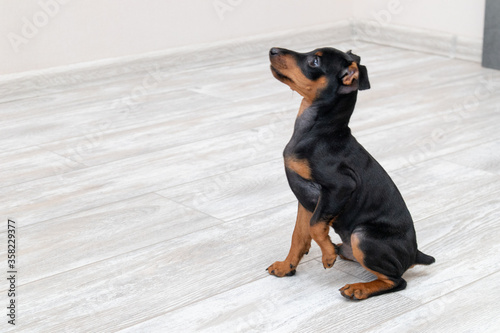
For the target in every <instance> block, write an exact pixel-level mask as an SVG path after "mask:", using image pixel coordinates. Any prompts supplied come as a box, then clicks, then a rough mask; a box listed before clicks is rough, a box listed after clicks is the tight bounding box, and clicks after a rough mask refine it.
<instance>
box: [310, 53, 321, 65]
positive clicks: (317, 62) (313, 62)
mask: <svg viewBox="0 0 500 333" xmlns="http://www.w3.org/2000/svg"><path fill="white" fill-rule="evenodd" d="M320 64H321V60H320V58H319V57H318V56H315V57H313V58H311V59H309V66H311V67H312V68H317V67H319V65H320Z"/></svg>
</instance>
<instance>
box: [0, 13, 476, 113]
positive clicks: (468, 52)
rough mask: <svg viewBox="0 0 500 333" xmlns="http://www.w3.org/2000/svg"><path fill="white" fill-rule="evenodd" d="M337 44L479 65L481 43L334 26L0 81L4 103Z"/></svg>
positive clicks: (398, 29)
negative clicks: (367, 45) (362, 44)
mask: <svg viewBox="0 0 500 333" xmlns="http://www.w3.org/2000/svg"><path fill="white" fill-rule="evenodd" d="M325 40H328V41H330V45H335V43H339V42H343V41H348V40H353V41H356V40H360V41H365V42H370V43H376V44H382V45H388V46H394V47H400V48H405V49H411V50H416V51H421V52H427V53H434V54H438V55H442V56H446V57H450V58H457V59H463V60H468V61H474V62H481V53H482V41H481V40H473V39H465V38H462V37H458V36H455V35H452V34H446V33H436V32H434V31H428V30H420V29H414V28H408V27H402V26H395V25H386V26H383V25H380V24H378V25H377V24H375V22H361V21H349V20H345V21H342V22H336V23H335V24H330V25H323V26H318V27H312V28H309V29H301V30H300V31H298V30H291V31H284V32H279V33H269V34H265V35H259V36H253V37H249V38H242V39H236V40H230V41H223V42H218V43H211V44H204V45H194V46H189V47H182V48H176V49H171V50H166V51H161V52H154V53H147V54H142V55H135V56H127V57H122V58H115V59H104V60H99V61H93V62H86V63H80V64H75V65H69V66H63V67H56V68H49V69H44V70H37V71H30V72H23V73H19V74H10V75H3V76H0V103H3V102H7V101H13V100H17V99H21V98H29V97H36V96H41V95H46V94H49V93H54V92H58V91H62V90H66V89H71V87H74V86H75V85H78V86H85V85H96V84H110V83H111V82H113V81H115V80H119V79H120V77H121V76H125V75H127V76H130V74H136V75H138V76H140V75H146V74H147V73H148V72H161V73H162V75H168V74H169V73H173V72H178V71H179V70H181V71H182V70H192V69H196V68H199V67H202V66H207V65H216V64H222V63H224V62H227V61H228V59H231V58H232V57H233V58H235V59H236V58H238V59H245V58H253V57H256V56H262V57H263V61H267V52H268V50H269V48H270V47H271V46H280V47H287V45H290V46H291V47H296V45H301V46H302V47H301V49H300V50H299V51H307V50H309V49H312V48H315V47H321V46H328V45H318V43H319V42H318V41H325Z"/></svg>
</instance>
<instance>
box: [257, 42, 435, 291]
mask: <svg viewBox="0 0 500 333" xmlns="http://www.w3.org/2000/svg"><path fill="white" fill-rule="evenodd" d="M269 57H270V60H271V71H272V73H273V75H274V77H275V78H276V79H278V80H279V81H281V82H283V83H285V84H287V85H288V86H290V88H291V89H292V90H295V91H296V92H298V93H299V94H300V95H301V96H302V97H303V99H302V103H301V105H300V108H299V113H298V116H297V119H296V121H295V127H294V132H293V135H292V138H291V140H290V142H289V143H288V144H287V145H286V148H285V150H284V153H283V155H284V160H285V171H286V176H287V179H288V183H289V185H290V188H291V189H292V191H293V193H294V194H295V196H296V197H297V200H298V214H297V221H296V224H295V230H294V231H293V235H292V246H291V248H290V252H289V253H288V256H287V257H286V259H285V260H284V261H277V262H275V263H274V264H272V265H271V266H269V267H268V268H267V270H268V271H269V273H270V274H271V275H275V276H278V277H283V276H291V275H294V274H295V270H296V267H297V265H298V264H299V261H300V259H301V258H302V256H303V255H304V254H307V253H308V251H309V248H310V246H311V240H312V239H313V240H314V241H315V242H316V243H317V244H318V245H319V247H320V248H321V252H322V261H323V266H324V268H325V269H326V268H330V267H332V266H333V264H334V263H335V260H336V259H337V256H340V257H341V258H343V259H346V260H352V261H357V262H358V263H359V264H361V266H362V267H364V268H365V269H366V270H368V271H369V272H371V273H373V274H374V275H375V277H376V279H375V280H374V281H371V282H366V283H354V284H348V285H346V286H344V287H343V288H341V289H340V292H341V294H342V295H343V296H344V297H347V298H349V299H357V300H361V299H366V298H368V297H371V296H376V295H381V294H384V293H388V292H394V291H398V290H402V289H404V288H405V287H406V281H405V280H404V279H403V278H402V275H403V273H404V272H405V271H406V270H407V269H409V268H411V267H412V266H413V265H415V264H424V265H429V264H431V263H433V262H434V261H435V260H434V258H433V257H431V256H429V255H426V254H423V253H422V252H420V251H419V250H418V249H417V240H416V235H415V228H414V226H413V220H412V218H411V215H410V213H409V211H408V209H407V207H406V204H405V202H404V200H403V198H402V196H401V194H400V192H399V191H398V189H397V188H396V185H395V184H394V182H393V181H392V180H391V178H390V177H389V175H388V174H387V172H386V171H385V170H384V169H383V168H382V167H381V166H380V164H378V163H377V161H376V160H375V159H374V158H373V157H372V156H371V155H370V154H369V153H368V152H367V151H366V150H365V149H364V148H363V147H362V146H361V145H360V144H359V143H358V142H357V141H356V139H355V138H354V137H353V136H352V134H351V130H350V128H349V119H350V117H351V115H352V112H353V110H354V106H355V104H356V98H357V95H358V90H364V89H369V88H370V83H369V80H368V73H367V70H366V67H365V66H362V65H360V60H361V59H360V57H358V56H357V55H355V54H353V53H352V52H350V51H348V52H347V53H344V52H342V51H339V50H336V49H333V48H321V49H316V50H314V51H312V52H309V53H298V52H294V51H290V50H286V49H281V48H272V49H271V50H270V52H269ZM330 227H333V229H334V230H335V232H336V233H337V234H339V236H340V238H341V239H342V244H338V245H334V244H333V243H332V242H331V240H330V237H329V235H328V233H329V230H330Z"/></svg>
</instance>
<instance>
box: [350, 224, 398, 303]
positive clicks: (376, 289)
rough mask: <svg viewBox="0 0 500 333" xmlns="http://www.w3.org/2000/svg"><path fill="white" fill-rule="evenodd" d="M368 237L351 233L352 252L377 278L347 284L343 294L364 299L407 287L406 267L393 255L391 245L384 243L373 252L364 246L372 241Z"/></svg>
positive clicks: (351, 297)
mask: <svg viewBox="0 0 500 333" xmlns="http://www.w3.org/2000/svg"><path fill="white" fill-rule="evenodd" d="M366 238H368V237H366ZM366 238H365V235H363V234H362V233H353V234H352V235H351V247H352V253H353V256H354V258H356V261H357V262H359V263H360V264H361V266H363V268H365V269H366V270H367V271H369V272H371V273H372V274H374V275H375V276H376V277H377V279H375V280H373V281H370V282H361V283H354V284H347V285H345V286H344V287H343V288H341V289H340V293H341V294H342V296H344V297H346V298H349V299H356V300H362V299H366V298H368V297H371V296H377V295H382V294H385V293H390V292H394V291H399V290H403V289H405V288H406V281H405V280H404V279H403V278H402V277H401V276H402V275H403V273H404V271H405V270H406V268H405V267H404V265H403V264H401V263H400V262H399V260H398V259H397V258H395V257H394V255H392V256H391V252H392V251H391V248H390V245H389V246H388V247H385V246H384V245H382V246H381V247H380V248H379V249H378V251H373V252H372V251H370V250H371V248H370V247H369V246H363V245H366V243H370V240H367V239H366ZM379 245H380V242H379ZM385 250H387V251H385Z"/></svg>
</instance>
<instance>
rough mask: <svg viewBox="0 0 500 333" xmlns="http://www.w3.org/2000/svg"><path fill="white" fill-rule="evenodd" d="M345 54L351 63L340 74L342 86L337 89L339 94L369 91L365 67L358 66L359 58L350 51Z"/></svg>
mask: <svg viewBox="0 0 500 333" xmlns="http://www.w3.org/2000/svg"><path fill="white" fill-rule="evenodd" d="M346 53H347V54H348V55H349V56H350V57H351V59H352V60H353V61H352V62H351V64H350V65H349V66H348V67H347V68H345V69H344V70H343V71H342V72H341V73H340V77H341V80H342V86H341V87H340V88H339V93H341V94H348V93H351V92H353V91H355V90H366V89H370V81H369V80H368V71H367V70H366V67H365V66H363V65H360V64H359V63H360V62H361V58H360V57H359V56H357V55H355V54H354V53H352V52H351V51H347V52H346Z"/></svg>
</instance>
